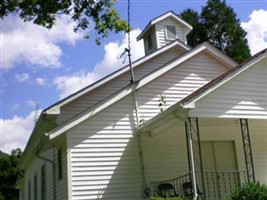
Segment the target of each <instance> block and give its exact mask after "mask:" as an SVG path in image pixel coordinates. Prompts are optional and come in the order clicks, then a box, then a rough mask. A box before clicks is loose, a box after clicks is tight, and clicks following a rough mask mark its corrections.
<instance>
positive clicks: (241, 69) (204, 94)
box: [181, 54, 266, 108]
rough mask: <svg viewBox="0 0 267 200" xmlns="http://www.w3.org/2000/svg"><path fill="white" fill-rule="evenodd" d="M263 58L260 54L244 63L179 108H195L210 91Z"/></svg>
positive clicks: (264, 55) (263, 55)
mask: <svg viewBox="0 0 267 200" xmlns="http://www.w3.org/2000/svg"><path fill="white" fill-rule="evenodd" d="M264 57H266V54H262V55H261V56H259V57H257V58H256V59H252V60H251V61H250V62H248V63H246V64H245V65H244V66H243V67H240V68H239V69H238V70H235V71H233V72H232V73H230V74H229V75H228V76H226V77H224V78H223V79H222V80H220V81H219V82H218V83H216V84H214V85H212V86H211V87H209V88H208V89H207V90H205V91H204V92H202V93H200V94H198V95H196V96H195V97H193V98H192V99H190V100H188V101H186V102H183V103H182V104H181V106H182V107H183V108H195V104H196V102H197V101H199V100H200V99H202V98H204V97H205V96H206V95H208V94H209V93H211V92H212V91H214V90H216V89H217V88H219V87H220V86H222V85H224V84H225V83H226V82H228V81H229V80H231V79H233V78H234V77H236V76H238V75H239V74H241V73H242V72H244V71H245V70H247V69H248V68H250V67H251V66H253V65H254V64H256V63H257V62H259V61H260V60H261V59H263V58H264ZM204 87H205V86H204ZM192 105H193V107H192Z"/></svg>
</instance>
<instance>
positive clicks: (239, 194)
mask: <svg viewBox="0 0 267 200" xmlns="http://www.w3.org/2000/svg"><path fill="white" fill-rule="evenodd" d="M229 199H230V200H240V199H242V200H252V199H253V200H266V199H267V186H266V185H264V184H260V183H259V182H257V183H252V182H250V183H246V184H244V185H243V186H242V187H240V188H238V189H237V190H235V191H233V192H232V194H231V197H230V198H229Z"/></svg>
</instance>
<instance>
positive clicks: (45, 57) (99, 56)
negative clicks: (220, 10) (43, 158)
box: [0, 0, 267, 152]
mask: <svg viewBox="0 0 267 200" xmlns="http://www.w3.org/2000/svg"><path fill="white" fill-rule="evenodd" d="M226 2H227V4H228V5H230V6H231V7H232V8H233V9H234V11H235V12H236V14H237V17H238V18H239V19H240V22H241V24H242V27H243V28H244V29H245V30H246V31H247V32H248V35H247V39H248V42H249V46H250V49H251V52H252V54H255V53H257V52H258V51H260V50H261V49H263V48H266V47H267V23H266V19H267V0H258V1H257V0H255V1H254V0H250V1H249V0H228V1H226ZM205 4H206V1H201V0H199V1H197V0H195V1H190V3H189V1H186V0H176V1H172V0H170V1H164V0H131V26H132V27H133V29H134V30H133V32H132V34H131V40H132V54H133V60H135V59H137V58H139V57H141V56H143V46H142V42H138V43H137V42H136V40H135V38H136V36H137V35H138V34H139V33H140V31H141V30H142V29H143V28H144V27H145V26H146V24H147V23H148V22H149V21H150V20H151V19H153V18H155V17H157V16H159V15H161V14H163V13H165V12H167V11H169V10H173V11H174V12H176V13H178V14H179V13H181V12H182V11H183V10H184V9H186V8H192V9H194V10H196V11H199V12H200V11H201V8H202V6H205ZM116 6H117V8H118V10H119V12H120V14H121V16H122V18H125V19H127V0H118V3H117V5H116ZM72 27H73V23H72V22H71V21H70V20H69V19H68V18H67V17H61V18H60V19H59V21H58V23H57V26H56V27H55V28H53V29H52V30H50V31H49V30H46V29H44V28H42V27H39V26H36V25H33V24H31V23H23V22H22V21H21V20H20V19H19V18H18V17H16V16H8V17H7V18H5V19H4V20H2V21H1V38H0V40H1V41H0V42H1V43H0V45H1V90H0V91H1V92H0V94H1V99H0V102H1V124H0V126H1V127H0V128H1V129H0V130H1V132H0V136H1V137H0V150H2V151H5V152H10V150H11V149H13V148H16V147H20V148H24V146H25V143H26V142H27V140H28V138H29V135H30V133H31V131H32V128H33V125H34V118H35V116H36V112H35V110H36V109H38V110H42V109H44V108H46V107H48V106H50V105H51V104H53V103H55V102H57V101H59V100H60V99H62V98H64V97H66V96H67V95H69V94H71V93H73V92H75V91H77V90H78V89H81V88H82V87H84V86H86V85H88V84H91V83H93V82H94V81H96V80H97V79H99V78H101V77H103V76H105V75H107V74H109V73H111V72H112V71H114V70H116V69H118V68H120V67H122V66H123V64H122V60H118V59H117V56H118V55H119V54H120V53H122V52H123V50H124V48H125V47H127V46H126V45H127V44H126V41H127V39H126V38H125V36H124V35H123V34H112V35H111V36H110V37H109V38H108V39H105V40H103V41H102V44H101V45H100V46H97V45H96V44H95V42H94V38H95V34H94V33H93V32H92V33H91V35H92V38H91V39H89V40H86V39H84V38H83V34H82V33H78V34H75V33H73V31H72Z"/></svg>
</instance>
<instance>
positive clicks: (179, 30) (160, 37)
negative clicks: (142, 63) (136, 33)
mask: <svg viewBox="0 0 267 200" xmlns="http://www.w3.org/2000/svg"><path fill="white" fill-rule="evenodd" d="M167 25H170V26H175V29H176V35H177V36H176V37H177V39H179V40H181V41H183V42H184V43H187V42H186V36H185V34H184V30H183V27H182V26H181V25H180V24H177V23H176V22H175V21H174V20H173V19H172V18H167V19H165V20H162V21H161V22H159V23H157V24H155V27H156V34H157V43H158V48H160V47H163V46H165V45H166V44H168V43H170V41H171V40H168V39H166V33H165V26H167Z"/></svg>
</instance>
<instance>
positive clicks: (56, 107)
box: [44, 40, 191, 115]
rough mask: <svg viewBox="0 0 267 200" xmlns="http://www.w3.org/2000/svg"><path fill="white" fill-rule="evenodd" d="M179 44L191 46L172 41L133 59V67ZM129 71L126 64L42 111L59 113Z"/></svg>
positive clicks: (184, 46) (186, 47) (187, 48)
mask: <svg viewBox="0 0 267 200" xmlns="http://www.w3.org/2000/svg"><path fill="white" fill-rule="evenodd" d="M177 45H179V46H180V47H182V48H184V49H185V50H187V51H188V50H190V49H191V48H190V47H189V46H187V45H185V44H183V43H182V42H180V41H178V40H175V41H174V42H173V43H171V44H169V45H167V46H164V47H162V48H160V49H159V50H157V51H155V52H154V53H152V54H150V55H148V56H145V57H143V58H141V59H139V60H137V61H135V62H134V63H133V66H132V67H133V68H135V67H136V66H138V65H141V64H142V63H145V62H147V61H148V60H150V59H152V58H154V57H155V56H157V55H159V54H161V53H163V52H164V51H167V50H169V49H171V48H173V47H175V46H177ZM127 71H129V69H128V65H127V66H126V67H124V68H122V69H120V70H118V71H116V72H114V73H113V74H111V75H110V76H107V77H105V78H103V79H101V80H99V81H98V82H96V83H95V84H93V85H91V86H89V87H88V88H87V89H84V90H81V91H78V92H77V93H76V94H74V95H72V96H69V97H67V98H66V99H63V100H61V101H60V102H59V103H56V104H54V105H52V106H51V107H49V108H47V109H46V110H45V111H44V112H45V113H46V114H51V115H55V114H60V108H61V107H62V106H64V105H66V104H68V103H70V102H72V101H74V100H76V99H77V98H79V97H80V96H82V95H84V94H86V93H88V92H90V91H92V90H94V89H96V88H98V87H99V86H101V85H103V84H105V83H107V82H109V81H111V80H112V79H114V78H116V77H118V76H120V75H121V74H123V73H125V72H127Z"/></svg>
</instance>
